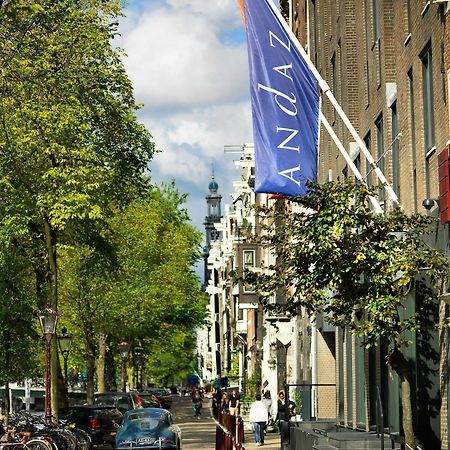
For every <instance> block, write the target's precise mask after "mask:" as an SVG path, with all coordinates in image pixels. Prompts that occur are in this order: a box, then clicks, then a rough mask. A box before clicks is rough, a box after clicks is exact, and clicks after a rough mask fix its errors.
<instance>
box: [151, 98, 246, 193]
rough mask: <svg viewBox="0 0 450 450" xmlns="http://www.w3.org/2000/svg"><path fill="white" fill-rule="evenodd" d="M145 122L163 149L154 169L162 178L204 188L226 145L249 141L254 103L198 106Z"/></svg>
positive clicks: (155, 160) (154, 162)
mask: <svg viewBox="0 0 450 450" xmlns="http://www.w3.org/2000/svg"><path fill="white" fill-rule="evenodd" d="M144 123H145V124H146V125H147V126H148V128H149V129H150V130H151V132H152V134H153V136H154V138H155V140H156V142H157V144H158V148H160V149H161V150H162V151H161V153H159V154H158V155H157V156H156V157H155V159H154V161H153V165H154V166H156V167H154V168H153V169H152V170H153V171H154V172H156V171H157V173H158V175H159V176H160V177H161V176H162V177H164V176H167V177H175V178H177V179H178V178H181V179H184V180H188V181H189V182H191V183H192V184H194V185H196V186H198V187H200V186H203V185H204V184H205V180H208V179H209V177H210V174H211V164H212V163H214V162H216V165H217V161H221V160H222V159H223V150H224V146H225V145H241V144H243V143H244V142H247V141H248V140H249V137H250V136H249V130H250V128H251V121H250V106H249V104H248V103H247V102H242V103H238V104H225V105H220V106H216V107H210V108H205V109H199V108H198V109H196V110H193V111H191V112H189V113H185V112H180V113H174V114H172V115H168V116H165V117H146V118H144ZM155 169H156V170H155ZM219 170H220V169H219Z"/></svg>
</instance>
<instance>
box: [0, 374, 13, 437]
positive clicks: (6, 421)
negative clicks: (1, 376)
mask: <svg viewBox="0 0 450 450" xmlns="http://www.w3.org/2000/svg"><path fill="white" fill-rule="evenodd" d="M10 409H11V408H10V404H9V382H8V381H7V382H6V383H5V388H4V389H3V403H2V411H3V415H4V416H5V418H4V419H3V420H4V425H5V426H4V428H5V431H6V430H7V429H8V426H9V410H10Z"/></svg>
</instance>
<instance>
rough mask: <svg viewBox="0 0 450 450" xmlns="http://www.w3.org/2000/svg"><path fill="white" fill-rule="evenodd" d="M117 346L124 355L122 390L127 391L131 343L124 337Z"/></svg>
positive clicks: (122, 355) (121, 354)
mask: <svg viewBox="0 0 450 450" xmlns="http://www.w3.org/2000/svg"><path fill="white" fill-rule="evenodd" d="M117 346H118V347H119V352H120V356H121V357H122V392H125V391H126V390H127V358H128V351H129V350H130V344H129V343H128V342H127V341H126V340H125V339H123V340H122V342H119V344H117Z"/></svg>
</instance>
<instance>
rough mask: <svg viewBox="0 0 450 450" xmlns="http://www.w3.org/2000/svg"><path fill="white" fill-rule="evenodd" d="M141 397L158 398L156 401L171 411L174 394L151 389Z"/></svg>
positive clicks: (161, 389)
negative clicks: (151, 396) (152, 396)
mask: <svg viewBox="0 0 450 450" xmlns="http://www.w3.org/2000/svg"><path fill="white" fill-rule="evenodd" d="M139 395H140V396H142V397H143V396H147V398H148V397H149V396H150V395H154V396H156V399H157V401H158V402H159V403H160V405H161V408H164V409H170V408H171V406H172V394H171V393H170V390H169V389H165V388H158V387H150V388H147V389H146V390H145V391H143V392H141V393H140V394H139Z"/></svg>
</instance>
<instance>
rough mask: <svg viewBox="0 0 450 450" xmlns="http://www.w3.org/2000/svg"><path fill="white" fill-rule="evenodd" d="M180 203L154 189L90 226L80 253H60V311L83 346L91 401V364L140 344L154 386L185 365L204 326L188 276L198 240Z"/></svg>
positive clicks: (199, 297) (171, 192)
mask: <svg viewBox="0 0 450 450" xmlns="http://www.w3.org/2000/svg"><path fill="white" fill-rule="evenodd" d="M183 202H184V196H180V195H179V194H178V192H177V191H176V189H175V188H174V187H173V186H169V187H166V188H163V189H158V188H154V189H153V190H152V191H151V192H149V193H148V195H147V196H146V197H143V198H141V199H139V200H135V201H134V202H132V203H131V204H130V205H128V206H127V207H126V208H123V209H117V210H116V214H115V215H114V216H113V217H111V218H110V220H109V221H108V222H107V223H104V224H103V227H99V228H97V229H96V228H95V227H94V226H92V224H91V226H90V227H89V229H88V230H86V231H85V233H84V232H83V234H84V238H81V237H78V238H77V239H76V241H77V242H79V243H81V242H83V245H80V246H78V247H75V246H72V247H70V248H69V247H67V248H66V249H65V251H64V255H63V258H62V265H61V282H62V286H61V309H62V311H64V316H65V317H66V318H67V321H68V324H70V326H71V327H74V329H71V332H72V333H74V334H75V335H78V336H80V338H81V337H82V340H84V346H85V351H86V355H87V367H88V377H89V380H90V381H89V383H90V384H89V383H88V386H89V387H90V393H91V394H92V393H93V384H92V382H93V375H94V370H95V364H94V362H95V359H99V358H101V359H104V356H105V355H104V352H105V351H107V350H108V349H111V348H115V346H116V344H117V343H118V342H120V340H122V339H123V338H126V339H127V341H128V342H130V344H133V343H134V344H138V343H140V344H141V345H142V346H143V347H144V350H145V355H147V356H148V357H149V361H150V362H151V361H152V360H155V358H156V357H155V356H154V355H155V354H158V358H159V361H160V362H164V364H161V365H160V369H158V371H157V372H158V374H159V375H160V378H164V377H168V376H170V374H172V375H175V376H176V374H177V373H178V372H180V371H182V370H184V366H185V365H186V361H187V360H188V359H191V356H192V351H193V350H192V348H193V342H194V338H193V334H192V330H193V329H194V328H195V327H196V326H198V325H200V324H201V323H202V321H203V320H204V317H205V314H206V312H205V311H206V303H205V298H204V295H203V294H202V292H201V291H200V289H199V282H198V280H197V278H196V276H195V274H194V273H193V271H192V264H193V263H194V262H195V261H196V259H197V258H198V257H199V245H200V242H201V235H200V233H198V232H197V231H195V230H194V229H193V228H192V226H191V225H190V224H189V223H188V217H187V215H186V212H185V211H184V210H183V208H182V204H183ZM118 324H119V326H118ZM68 328H69V325H68ZM166 352H167V355H164V353H166ZM170 353H172V356H170ZM116 354H117V352H116ZM161 355H162V356H161ZM98 368H99V367H98ZM152 368H153V366H152V365H151V364H150V365H149V369H150V370H151V369H152ZM104 369H105V366H104V365H102V367H101V370H104ZM97 379H98V380H102V379H104V377H103V373H101V372H97Z"/></svg>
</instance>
